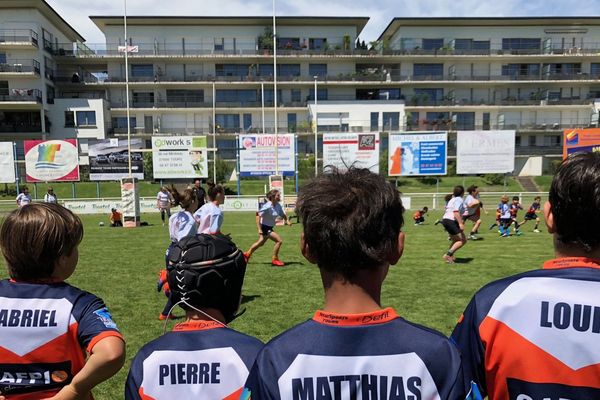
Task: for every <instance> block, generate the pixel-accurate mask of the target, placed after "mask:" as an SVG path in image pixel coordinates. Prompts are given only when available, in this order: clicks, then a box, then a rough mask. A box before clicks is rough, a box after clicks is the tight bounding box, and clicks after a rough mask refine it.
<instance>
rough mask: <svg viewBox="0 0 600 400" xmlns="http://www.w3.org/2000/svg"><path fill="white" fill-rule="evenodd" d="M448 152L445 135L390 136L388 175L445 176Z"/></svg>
mask: <svg viewBox="0 0 600 400" xmlns="http://www.w3.org/2000/svg"><path fill="white" fill-rule="evenodd" d="M447 150H448V134H447V133H446V132H418V133H415V132H400V133H398V134H390V136H389V146H388V157H389V159H388V175H389V176H422V175H446V173H447V171H446V168H447Z"/></svg>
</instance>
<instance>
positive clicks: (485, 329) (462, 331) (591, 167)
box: [451, 153, 600, 400]
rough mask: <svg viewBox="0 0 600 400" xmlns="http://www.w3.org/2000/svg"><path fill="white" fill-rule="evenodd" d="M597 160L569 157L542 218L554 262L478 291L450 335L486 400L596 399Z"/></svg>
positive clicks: (599, 390) (599, 362)
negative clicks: (550, 241)
mask: <svg viewBox="0 0 600 400" xmlns="http://www.w3.org/2000/svg"><path fill="white" fill-rule="evenodd" d="M599 194H600V153H576V154H574V155H570V156H569V157H568V158H567V159H565V160H564V161H563V163H562V164H561V165H560V166H559V167H558V169H557V171H556V174H555V175H554V178H553V180H552V184H551V186H550V193H549V196H548V201H547V202H546V204H545V206H544V217H545V221H546V225H547V227H548V232H549V233H550V234H552V236H553V242H554V253H555V256H556V258H555V259H553V260H549V261H546V262H545V263H544V265H543V267H542V269H541V270H533V271H528V272H524V273H521V274H519V275H514V276H511V277H508V278H504V279H501V280H498V281H495V282H492V283H490V284H488V285H486V286H485V287H484V288H482V289H481V290H479V291H478V292H477V293H476V294H475V296H473V299H472V300H471V302H470V303H469V305H468V306H467V308H466V310H465V311H464V313H463V315H462V316H461V317H460V319H459V323H458V325H457V326H456V328H455V329H454V332H453V333H452V336H451V338H452V340H453V341H454V342H455V343H457V345H458V347H459V348H460V350H461V353H462V356H463V360H464V365H465V380H466V381H467V382H470V381H473V382H474V383H475V384H477V386H478V387H479V388H481V394H482V395H484V396H485V395H487V396H488V397H489V399H490V400H508V399H523V400H529V399H600V346H598V338H599V333H600V324H599V322H600V319H599V317H600V315H599V313H600V310H599V309H598V306H600V301H599V299H600V297H599V296H598V293H600V195H599Z"/></svg>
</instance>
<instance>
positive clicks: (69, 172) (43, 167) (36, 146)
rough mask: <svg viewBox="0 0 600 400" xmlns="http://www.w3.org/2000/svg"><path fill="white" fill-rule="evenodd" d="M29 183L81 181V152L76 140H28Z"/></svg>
mask: <svg viewBox="0 0 600 400" xmlns="http://www.w3.org/2000/svg"><path fill="white" fill-rule="evenodd" d="M24 147H25V173H26V180H27V182H64V181H67V182H69V181H78V180H79V151H78V148H77V140H76V139H64V140H26V141H25V143H24Z"/></svg>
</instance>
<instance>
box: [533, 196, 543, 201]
mask: <svg viewBox="0 0 600 400" xmlns="http://www.w3.org/2000/svg"><path fill="white" fill-rule="evenodd" d="M533 200H534V201H535V200H537V201H542V198H541V197H540V196H535V197H534V198H533Z"/></svg>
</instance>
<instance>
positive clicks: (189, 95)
mask: <svg viewBox="0 0 600 400" xmlns="http://www.w3.org/2000/svg"><path fill="white" fill-rule="evenodd" d="M167 102H168V103H185V104H190V103H195V104H199V103H204V90H202V89H167Z"/></svg>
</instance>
